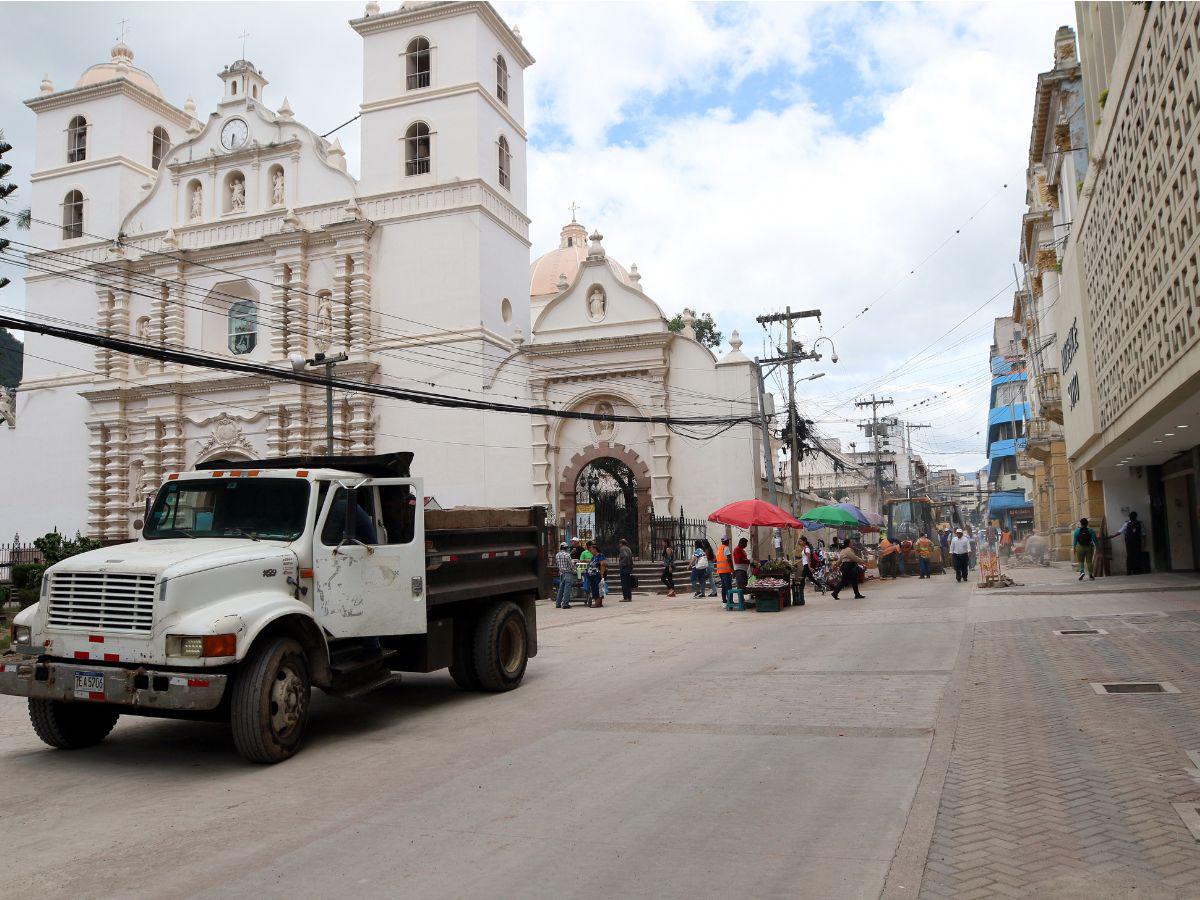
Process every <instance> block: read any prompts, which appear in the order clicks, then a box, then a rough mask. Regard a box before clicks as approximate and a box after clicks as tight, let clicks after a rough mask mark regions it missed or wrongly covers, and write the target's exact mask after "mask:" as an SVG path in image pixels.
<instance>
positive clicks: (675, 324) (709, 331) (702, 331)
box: [667, 313, 725, 347]
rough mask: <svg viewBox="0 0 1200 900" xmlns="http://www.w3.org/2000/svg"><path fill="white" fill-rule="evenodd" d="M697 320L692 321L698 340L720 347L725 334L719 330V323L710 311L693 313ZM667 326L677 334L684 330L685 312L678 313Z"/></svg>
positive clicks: (705, 344)
mask: <svg viewBox="0 0 1200 900" xmlns="http://www.w3.org/2000/svg"><path fill="white" fill-rule="evenodd" d="M692 315H693V316H695V318H696V321H694V322H693V323H692V330H693V331H694V332H696V340H698V341H699V342H700V343H701V344H703V345H704V346H705V347H719V346H721V341H723V340H724V339H725V336H724V335H723V334H721V332H719V331H717V323H716V322H714V321H713V317H712V315H711V314H710V313H701V314H700V315H696V314H695V313H693V314H692ZM667 328H668V329H669V330H671V331H673V332H675V333H676V334H678V333H679V332H681V331H683V313H677V314H676V315H675V318H673V319H671V321H669V322H668V323H667Z"/></svg>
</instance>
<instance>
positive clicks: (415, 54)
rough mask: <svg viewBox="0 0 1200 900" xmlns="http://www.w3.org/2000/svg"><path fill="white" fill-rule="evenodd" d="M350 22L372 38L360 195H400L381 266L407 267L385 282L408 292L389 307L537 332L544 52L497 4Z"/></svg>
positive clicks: (504, 332)
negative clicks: (538, 69)
mask: <svg viewBox="0 0 1200 900" xmlns="http://www.w3.org/2000/svg"><path fill="white" fill-rule="evenodd" d="M350 25H351V27H352V28H353V29H354V30H355V31H356V32H358V34H360V35H361V36H362V39H363V102H362V107H361V110H360V111H361V135H362V174H361V178H360V181H359V194H360V196H361V197H363V198H370V197H374V196H381V195H387V196H392V197H395V200H393V201H391V202H390V205H389V207H388V208H389V209H390V210H392V211H393V217H394V221H395V225H384V226H383V227H382V228H381V231H382V232H383V233H382V235H381V238H380V243H381V246H380V250H379V251H378V252H377V256H376V258H377V259H379V260H380V265H381V267H386V266H388V265H392V264H396V265H399V266H401V268H400V269H398V270H397V271H396V272H395V273H394V275H395V278H394V281H393V280H392V279H390V278H384V281H383V283H384V284H394V285H395V286H396V290H395V294H392V293H390V292H389V293H388V294H386V295H385V299H383V302H384V303H392V304H395V308H394V309H391V310H388V309H383V307H382V305H381V309H383V311H392V312H397V313H399V314H403V315H406V316H410V317H411V318H414V319H420V320H421V321H423V322H426V323H432V324H434V325H436V326H437V327H438V328H440V329H447V330H449V329H453V330H456V331H457V330H462V329H481V330H482V331H483V332H489V333H490V334H491V335H493V336H495V337H497V338H499V339H501V340H503V341H504V342H508V341H509V339H511V337H512V335H513V334H514V333H515V332H516V331H518V330H519V331H521V332H522V334H523V335H524V336H525V338H528V336H529V272H528V266H529V239H528V230H529V219H528V217H527V216H526V205H527V204H526V157H525V151H526V134H525V125H524V119H525V113H524V72H525V69H526V68H527V67H528V66H530V65H531V64H532V63H533V57H532V56H530V54H529V52H528V51H527V50H526V49H525V46H524V44H523V43H522V41H521V36H520V32H519V31H518V30H516V29H514V28H510V27H509V26H508V25H507V24H505V22H504V21H503V20H502V19H501V18H500V16H499V15H497V13H496V11H495V10H494V9H493V8H492V6H491V4H490V3H484V2H462V3H429V2H414V0H407V2H405V3H404V4H403V5H402V6H401V7H400V8H399V9H398V10H395V11H393V12H385V13H381V12H379V6H378V4H377V3H374V2H372V3H368V4H367V7H366V15H364V16H363V17H362V18H358V19H355V20H353V21H352V22H351V23H350ZM370 217H371V218H373V219H378V218H379V217H378V216H375V215H371V216H370ZM384 247H387V250H386V251H385V250H384ZM377 278H378V277H377ZM375 283H376V284H379V283H380V282H379V280H376V282H375ZM412 304H417V305H419V306H420V309H421V313H422V314H421V315H419V316H417V315H412V313H413V311H414V308H415V307H414V306H413V305H412Z"/></svg>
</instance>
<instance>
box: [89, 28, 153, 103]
mask: <svg viewBox="0 0 1200 900" xmlns="http://www.w3.org/2000/svg"><path fill="white" fill-rule="evenodd" d="M114 78H124V79H125V80H126V81H128V82H130V83H131V84H136V85H137V86H138V87H140V88H141V89H142V90H145V91H149V92H150V93H151V94H153V95H154V96H155V97H157V98H158V99H160V100H161V99H163V92H162V90H161V89H160V88H159V86H158V84H157V83H155V81H154V79H153V78H151V77H150V75H149V74H148V73H146V72H143V71H142V70H141V69H139V68H137V67H136V66H134V64H133V51H132V50H130V49H129V46H128V45H127V44H126V43H125V42H124V41H117V43H116V44H115V45H114V46H113V48H112V61H111V62H106V63H97V64H96V65H94V66H92V67H91V68H89V69H88V70H87V71H86V72H84V73H83V74H82V75H80V76H79V80H78V81H77V82H75V87H77V88H82V87H90V86H91V85H93V84H101V83H102V82H105V81H112V80H113V79H114Z"/></svg>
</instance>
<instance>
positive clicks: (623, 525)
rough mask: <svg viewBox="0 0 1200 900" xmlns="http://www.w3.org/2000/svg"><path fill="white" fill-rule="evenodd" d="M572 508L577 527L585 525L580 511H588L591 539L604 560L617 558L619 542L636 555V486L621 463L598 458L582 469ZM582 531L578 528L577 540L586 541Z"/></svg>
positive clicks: (576, 485)
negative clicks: (622, 539) (574, 510)
mask: <svg viewBox="0 0 1200 900" xmlns="http://www.w3.org/2000/svg"><path fill="white" fill-rule="evenodd" d="M575 508H576V522H577V524H578V523H579V522H581V521H584V522H586V521H589V520H588V519H587V517H586V516H580V515H579V512H580V511H582V510H586V509H587V508H590V509H591V510H592V513H591V519H590V521H591V522H592V523H593V525H592V534H591V539H592V540H594V541H595V542H596V545H597V546H598V547H599V548H600V549H601V550H602V551H604V555H605V556H609V557H615V556H616V555H617V552H618V549H619V546H620V541H621V538H624V539H625V540H626V542H627V543H628V544H629V548H630V549H631V550H632V551H633V555H634V556H637V555H638V505H637V482H636V481H635V479H634V476H633V470H632V469H630V468H629V466H627V465H625V463H623V462H621V460H619V459H615V458H614V457H611V456H601V457H600V458H598V459H593V460H592V461H591V462H590V463H588V464H587V465H586V466H584V467H583V471H581V472H580V473H579V476H578V477H577V478H576V479H575ZM585 530H586V528H585V527H583V526H580V528H579V531H580V534H579V536H580V537H581V538H584V539H585V540H586V539H587V537H588V536H587V535H586V534H584V531H585Z"/></svg>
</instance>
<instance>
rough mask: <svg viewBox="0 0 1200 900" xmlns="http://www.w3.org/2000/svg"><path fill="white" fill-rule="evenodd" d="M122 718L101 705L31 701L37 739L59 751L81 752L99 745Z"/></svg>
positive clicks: (109, 707) (31, 715)
mask: <svg viewBox="0 0 1200 900" xmlns="http://www.w3.org/2000/svg"><path fill="white" fill-rule="evenodd" d="M119 717H120V713H118V712H117V711H116V710H115V709H113V708H112V707H111V706H105V705H103V704H101V703H62V702H60V701H58V700H30V701H29V721H30V722H32V723H33V730H34V731H36V732H37V736H38V737H40V738H41V739H42V740H43V741H45V742H46V743H47V744H49V745H50V746H51V747H57V748H58V749H59V750H79V749H81V748H83V747H90V746H92V745H93V744H98V743H100V742H101V741H102V740H104V739H105V738H106V737H108V733H109V732H110V731H112V730H113V726H114V725H116V724H117V719H118V718H119Z"/></svg>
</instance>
